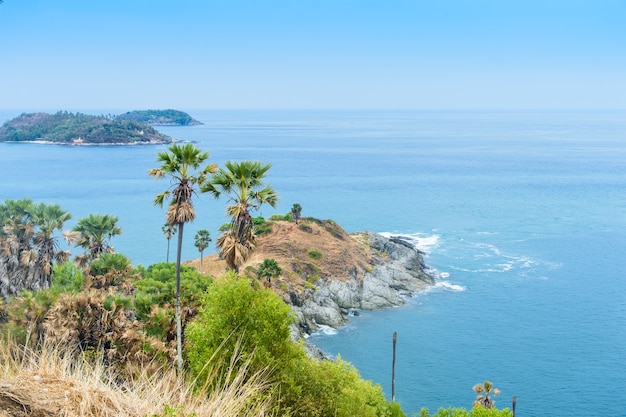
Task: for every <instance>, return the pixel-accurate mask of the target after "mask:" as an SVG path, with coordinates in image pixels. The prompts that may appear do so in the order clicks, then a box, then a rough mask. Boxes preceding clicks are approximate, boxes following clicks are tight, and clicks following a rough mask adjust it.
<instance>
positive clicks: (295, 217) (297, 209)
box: [291, 203, 302, 224]
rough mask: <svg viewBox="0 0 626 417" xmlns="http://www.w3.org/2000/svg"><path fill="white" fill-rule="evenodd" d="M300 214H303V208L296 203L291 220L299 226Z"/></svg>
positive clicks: (292, 208)
mask: <svg viewBox="0 0 626 417" xmlns="http://www.w3.org/2000/svg"><path fill="white" fill-rule="evenodd" d="M300 213H302V206H301V205H300V204H298V203H295V204H294V205H293V206H291V218H292V219H293V221H294V222H296V224H298V220H299V219H300Z"/></svg>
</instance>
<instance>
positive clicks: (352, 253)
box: [187, 218, 435, 334]
mask: <svg viewBox="0 0 626 417" xmlns="http://www.w3.org/2000/svg"><path fill="white" fill-rule="evenodd" d="M269 223H270V224H271V232H270V233H267V234H264V235H263V236H261V237H260V238H259V240H258V245H257V248H256V250H255V252H254V254H253V255H252V257H251V258H250V259H249V260H248V261H247V262H246V264H245V265H243V266H242V267H241V268H240V273H241V274H246V275H249V276H251V277H256V272H257V268H258V267H259V266H260V265H261V263H262V262H263V260H264V259H274V260H275V261H276V262H277V263H278V265H279V266H280V268H281V270H282V274H281V275H280V276H279V277H277V278H274V279H272V280H271V282H268V281H264V282H263V285H265V286H268V287H271V288H272V289H273V290H274V291H276V292H277V293H278V294H280V295H281V296H282V297H283V299H284V300H285V302H287V303H288V304H290V305H291V307H292V309H293V310H294V312H295V314H296V316H297V326H298V328H299V329H298V331H299V332H300V333H301V334H302V333H308V334H310V333H312V332H315V331H317V330H318V329H319V325H327V326H331V327H338V326H341V325H343V324H345V323H346V322H347V321H348V320H349V316H350V314H353V313H355V311H357V310H359V309H362V310H376V309H379V308H384V307H390V306H397V305H401V304H403V303H404V302H405V298H406V297H407V296H411V295H413V294H414V293H416V292H418V291H421V290H423V289H425V288H427V287H428V286H430V285H433V284H434V283H435V280H434V278H433V277H432V276H431V275H430V274H429V273H428V271H427V268H426V266H425V264H424V260H423V258H422V254H421V252H419V251H418V250H417V249H416V248H415V247H414V246H413V245H412V244H411V243H410V242H407V241H404V240H403V239H402V238H399V237H392V238H387V237H383V236H381V235H379V234H375V233H371V232H359V233H353V234H348V233H346V231H345V230H343V229H342V228H341V227H340V226H339V225H338V224H337V223H335V222H333V221H332V220H323V221H320V220H317V219H312V218H304V219H302V220H301V221H300V224H299V225H296V224H295V223H293V222H288V221H272V222H269ZM187 264H188V265H190V266H194V267H195V268H197V269H199V270H201V271H202V272H204V273H208V274H210V275H212V276H214V277H217V278H219V277H220V276H222V275H223V274H224V272H225V270H226V263H225V262H224V261H222V260H219V258H218V255H210V256H206V257H205V258H204V260H203V262H202V266H201V265H200V260H199V259H196V260H193V261H190V262H188V263H187Z"/></svg>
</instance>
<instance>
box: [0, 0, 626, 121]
mask: <svg viewBox="0 0 626 417" xmlns="http://www.w3.org/2000/svg"><path fill="white" fill-rule="evenodd" d="M0 108H2V109H53V110H54V109H67V110H78V109H121V110H131V109H145V108H178V109H292V108H293V109H363V108H369V109H570V108H576V109H626V0H588V1H577V0H563V1H560V0H542V1H535V0H492V1H486V0H475V1H470V0H412V1H409V0H378V1H373V0H360V1H354V0H289V1H282V0H280V1H279V0H249V1H243V0H219V1H215V0H213V1H212V0H178V1H171V0H170V1H162V0H123V1H122V0H108V1H93V0H66V1H64V0H59V1H50V0H45V1H44V0H5V1H4V3H3V4H2V5H0Z"/></svg>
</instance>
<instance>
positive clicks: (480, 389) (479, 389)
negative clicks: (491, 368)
mask: <svg viewBox="0 0 626 417" xmlns="http://www.w3.org/2000/svg"><path fill="white" fill-rule="evenodd" d="M472 389H473V390H474V392H475V393H476V394H479V395H477V396H476V401H474V407H485V408H494V407H495V406H496V402H495V400H494V398H495V396H496V395H498V394H500V390H499V389H498V388H494V387H493V382H491V381H485V382H483V383H482V384H476V385H474V387H473V388H472ZM483 394H484V395H483ZM489 394H492V397H491V398H490V397H489Z"/></svg>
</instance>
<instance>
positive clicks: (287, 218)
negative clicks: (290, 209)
mask: <svg viewBox="0 0 626 417" xmlns="http://www.w3.org/2000/svg"><path fill="white" fill-rule="evenodd" d="M269 220H272V221H287V222H290V221H291V213H286V214H272V215H271V216H270V218H269Z"/></svg>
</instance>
